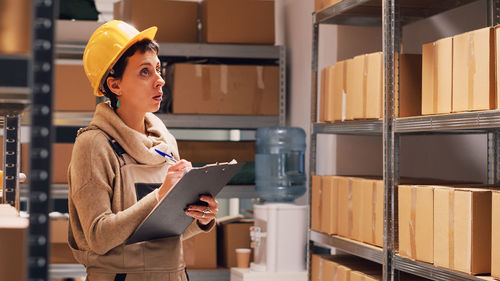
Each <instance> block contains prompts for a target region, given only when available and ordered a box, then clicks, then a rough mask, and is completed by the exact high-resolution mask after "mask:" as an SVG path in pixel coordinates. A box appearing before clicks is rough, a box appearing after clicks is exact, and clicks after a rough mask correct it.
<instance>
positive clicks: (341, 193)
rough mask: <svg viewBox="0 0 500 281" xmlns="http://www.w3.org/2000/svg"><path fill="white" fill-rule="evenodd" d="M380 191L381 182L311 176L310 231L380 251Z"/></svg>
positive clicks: (381, 187)
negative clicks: (351, 240) (358, 242)
mask: <svg viewBox="0 0 500 281" xmlns="http://www.w3.org/2000/svg"><path fill="white" fill-rule="evenodd" d="M383 191H384V187H383V182H382V181H381V180H376V179H365V178H355V177H341V176H317V175H313V177H312V197H311V229H312V230H315V231H319V232H323V233H327V234H330V235H335V234H338V235H340V236H343V237H346V238H349V239H353V240H357V241H360V242H364V243H368V244H371V245H375V246H379V247H382V239H383V210H384V209H383V208H384V205H383V202H384V194H383Z"/></svg>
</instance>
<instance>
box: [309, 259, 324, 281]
mask: <svg viewBox="0 0 500 281" xmlns="http://www.w3.org/2000/svg"><path fill="white" fill-rule="evenodd" d="M322 263H323V259H322V258H321V256H319V255H314V254H313V255H311V281H320V276H321V274H320V269H321V267H322V266H323V264H322Z"/></svg>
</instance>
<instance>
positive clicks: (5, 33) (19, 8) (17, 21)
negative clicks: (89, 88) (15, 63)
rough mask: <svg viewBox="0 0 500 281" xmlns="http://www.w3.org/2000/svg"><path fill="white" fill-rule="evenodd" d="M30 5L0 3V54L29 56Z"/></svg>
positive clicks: (25, 1)
mask: <svg viewBox="0 0 500 281" xmlns="http://www.w3.org/2000/svg"><path fill="white" fill-rule="evenodd" d="M32 5H33V4H32V1H30V0H18V1H8V0H7V1H0V6H1V7H2V8H1V9H0V54H22V55H30V54H31V30H32V27H31V25H32V22H31V19H32V9H33V8H32ZM11 280H12V279H11ZM19 280H21V279H19Z"/></svg>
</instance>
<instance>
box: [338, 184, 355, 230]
mask: <svg viewBox="0 0 500 281" xmlns="http://www.w3.org/2000/svg"><path fill="white" fill-rule="evenodd" d="M337 180H338V185H337V186H338V187H337V188H338V193H339V198H338V203H339V207H338V208H339V209H338V212H339V214H338V228H337V232H338V234H339V235H341V236H344V237H346V238H351V237H352V229H353V219H352V217H353V200H352V194H353V180H352V179H351V178H348V177H338V179H337Z"/></svg>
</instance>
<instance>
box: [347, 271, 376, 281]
mask: <svg viewBox="0 0 500 281" xmlns="http://www.w3.org/2000/svg"><path fill="white" fill-rule="evenodd" d="M379 280H382V275H375V274H366V273H363V272H360V271H354V270H352V271H351V275H350V281H379Z"/></svg>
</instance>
